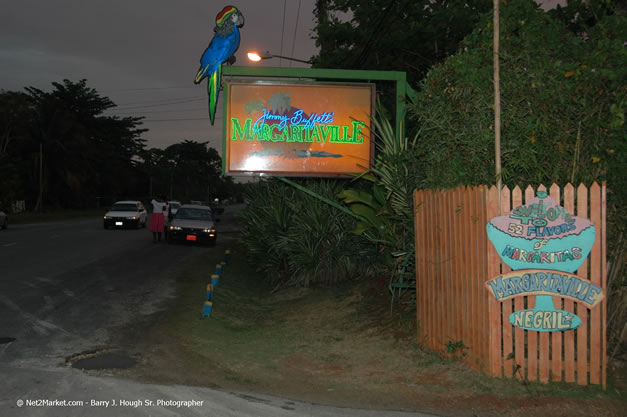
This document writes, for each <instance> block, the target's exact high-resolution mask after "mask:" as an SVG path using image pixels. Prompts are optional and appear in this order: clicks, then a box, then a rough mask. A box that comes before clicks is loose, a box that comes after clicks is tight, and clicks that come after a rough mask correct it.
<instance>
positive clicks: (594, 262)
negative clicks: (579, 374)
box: [589, 182, 602, 385]
mask: <svg viewBox="0 0 627 417" xmlns="http://www.w3.org/2000/svg"><path fill="white" fill-rule="evenodd" d="M590 221H591V222H592V224H593V225H594V227H595V230H597V235H598V234H600V233H599V232H600V231H601V187H599V184H597V183H596V182H595V183H594V184H592V186H591V187H590ZM600 240H601V239H599V237H598V236H596V238H595V239H594V245H593V246H592V250H591V251H590V258H589V259H590V281H592V283H593V284H595V285H597V286H599V287H601V259H600V258H601V242H600ZM601 327H602V325H601V308H599V307H597V308H593V309H592V310H590V330H589V331H590V352H589V353H590V383H591V384H597V385H598V384H600V383H601Z"/></svg>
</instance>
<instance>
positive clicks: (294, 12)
mask: <svg viewBox="0 0 627 417" xmlns="http://www.w3.org/2000/svg"><path fill="white" fill-rule="evenodd" d="M2 3H3V4H2V14H1V16H0V68H2V71H0V89H2V90H8V91H23V88H24V87H27V86H33V87H37V88H40V89H42V90H44V91H51V90H52V88H53V87H52V85H51V83H52V82H54V81H56V82H61V81H62V80H63V79H65V78H67V79H69V80H70V81H73V82H77V81H79V80H81V79H83V78H85V79H87V86H88V87H91V88H95V89H96V90H97V91H98V92H99V93H100V94H101V95H103V96H106V97H109V98H111V99H112V100H113V101H114V102H115V103H116V104H117V105H118V107H117V108H115V109H113V110H112V111H111V112H108V113H107V114H117V115H120V116H143V117H145V118H146V120H145V122H144V126H143V127H146V128H148V129H150V131H149V132H147V133H145V134H144V135H143V138H144V139H146V140H147V146H148V147H156V148H165V147H167V146H168V145H171V144H173V143H177V142H180V141H182V140H184V139H189V140H196V141H199V142H206V141H208V142H209V144H210V146H212V147H214V148H216V149H218V150H219V151H220V152H221V143H222V137H221V134H222V133H221V131H222V129H221V126H222V111H221V110H222V98H223V95H222V94H221V95H220V101H219V103H218V111H217V114H216V120H215V127H212V126H211V124H210V122H209V116H208V110H207V90H206V80H205V81H203V82H202V84H201V85H195V84H194V83H193V80H194V77H195V75H196V71H197V70H198V67H199V59H200V56H201V54H202V53H203V52H204V50H205V48H207V46H208V44H209V42H210V40H211V38H212V36H213V28H214V26H215V16H216V14H217V13H218V12H220V10H222V8H223V7H224V6H227V5H232V6H235V7H237V8H238V9H239V10H240V11H241V12H242V14H243V15H244V18H245V25H244V27H243V28H241V43H240V47H239V49H238V51H237V52H236V54H235V56H236V58H237V62H236V64H235V65H246V66H249V65H258V66H260V65H263V66H276V67H278V66H282V67H290V66H291V67H303V66H305V67H307V66H308V65H304V64H300V63H297V62H293V61H286V60H280V59H278V58H274V59H269V60H264V61H262V62H261V63H256V64H253V63H251V62H250V61H248V59H247V57H246V52H248V51H250V50H257V51H258V52H263V51H266V50H267V51H271V52H272V53H273V54H277V55H283V56H291V57H294V58H298V59H305V60H307V59H309V58H311V56H312V55H314V54H315V53H316V47H315V42H314V41H313V40H312V39H311V36H312V29H313V9H314V0H234V1H232V2H231V1H224V2H218V1H207V0H204V1H199V0H183V1H176V2H173V1H164V0H150V1H149V0H106V1H105V0H88V1H85V0H20V1H11V2H10V1H3V2H2ZM283 22H285V24H283Z"/></svg>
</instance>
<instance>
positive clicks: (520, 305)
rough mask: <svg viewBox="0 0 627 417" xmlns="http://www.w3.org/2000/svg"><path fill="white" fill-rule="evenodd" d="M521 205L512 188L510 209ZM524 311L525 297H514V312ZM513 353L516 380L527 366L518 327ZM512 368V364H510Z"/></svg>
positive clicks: (517, 189) (519, 194) (518, 192)
mask: <svg viewBox="0 0 627 417" xmlns="http://www.w3.org/2000/svg"><path fill="white" fill-rule="evenodd" d="M522 203H523V199H522V190H521V189H520V187H519V186H516V187H514V189H513V190H512V208H516V207H518V206H521V205H522ZM524 309H525V297H516V298H515V299H514V310H515V311H520V310H524ZM514 346H515V347H514V351H515V359H516V364H517V365H518V366H520V367H521V369H520V372H517V373H516V378H519V379H520V377H521V375H525V372H526V371H527V365H526V363H525V330H523V329H521V328H520V327H516V328H515V329H514ZM510 366H513V364H510Z"/></svg>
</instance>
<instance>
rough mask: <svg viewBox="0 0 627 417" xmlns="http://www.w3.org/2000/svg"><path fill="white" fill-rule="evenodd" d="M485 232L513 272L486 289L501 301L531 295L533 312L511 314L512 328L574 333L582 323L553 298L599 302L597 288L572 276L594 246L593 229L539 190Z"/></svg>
mask: <svg viewBox="0 0 627 417" xmlns="http://www.w3.org/2000/svg"><path fill="white" fill-rule="evenodd" d="M486 229H487V234H488V238H489V239H490V242H492V245H493V246H494V248H495V249H496V250H497V252H498V254H499V256H500V257H501V260H502V261H503V262H504V263H505V264H506V265H508V266H509V267H510V268H511V269H512V270H513V272H510V273H506V274H503V275H500V276H498V277H496V278H493V279H491V280H489V281H486V283H485V286H486V289H487V290H488V291H489V292H490V293H491V294H492V295H493V296H494V297H495V298H496V299H497V300H499V301H504V300H506V299H509V298H512V297H518V296H530V298H529V303H531V302H532V298H531V297H533V296H535V306H534V307H533V308H531V309H526V310H519V311H515V312H513V313H512V314H510V316H509V322H510V323H511V324H512V325H513V326H515V327H518V328H521V329H524V330H533V331H538V332H559V331H566V330H574V329H576V328H577V327H579V326H580V325H581V318H579V317H578V316H576V315H575V314H574V313H572V312H568V311H564V310H558V309H556V308H555V306H554V305H553V297H563V298H566V299H571V300H573V301H575V302H577V303H579V304H580V305H586V306H587V307H588V308H594V307H595V306H596V305H597V304H598V303H599V302H601V300H603V297H604V295H603V290H602V289H601V288H600V287H598V286H597V285H595V284H593V283H592V282H590V281H588V280H586V279H583V278H580V277H578V276H576V275H573V273H574V272H575V271H576V270H577V269H579V268H580V267H581V265H582V264H583V262H584V261H585V260H586V258H587V257H588V255H589V254H590V250H591V249H592V246H593V245H594V241H595V229H594V225H593V224H592V223H591V222H590V221H589V220H588V219H585V218H582V217H576V216H573V215H572V214H570V213H568V212H566V210H565V209H564V208H563V207H561V206H559V205H558V204H557V203H556V202H555V201H554V200H553V199H552V198H551V197H550V196H548V195H547V193H546V192H544V191H538V193H537V195H536V197H534V198H532V199H531V200H530V201H528V202H527V204H525V205H521V206H518V207H516V208H515V209H514V210H512V212H511V213H509V214H508V215H505V216H498V217H494V218H493V219H491V220H490V221H489V222H488V224H487V226H486ZM534 267H536V268H542V269H533V268H534Z"/></svg>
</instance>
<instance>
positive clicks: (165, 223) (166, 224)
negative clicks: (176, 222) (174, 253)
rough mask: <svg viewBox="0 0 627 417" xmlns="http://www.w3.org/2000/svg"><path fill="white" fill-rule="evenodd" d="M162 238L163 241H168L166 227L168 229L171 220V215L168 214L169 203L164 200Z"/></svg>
mask: <svg viewBox="0 0 627 417" xmlns="http://www.w3.org/2000/svg"><path fill="white" fill-rule="evenodd" d="M162 212H163V237H164V238H165V240H168V227H170V219H171V216H172V215H171V213H170V203H169V202H168V201H167V200H166V201H164V202H163V209H162Z"/></svg>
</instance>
